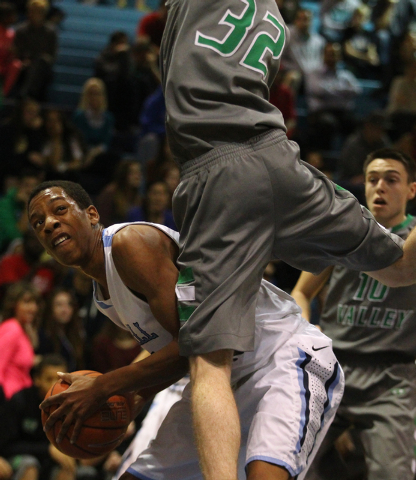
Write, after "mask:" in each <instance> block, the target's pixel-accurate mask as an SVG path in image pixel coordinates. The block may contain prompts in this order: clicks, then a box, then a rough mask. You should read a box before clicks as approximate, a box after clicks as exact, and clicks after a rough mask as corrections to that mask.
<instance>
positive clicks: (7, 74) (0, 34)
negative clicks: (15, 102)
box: [0, 2, 22, 97]
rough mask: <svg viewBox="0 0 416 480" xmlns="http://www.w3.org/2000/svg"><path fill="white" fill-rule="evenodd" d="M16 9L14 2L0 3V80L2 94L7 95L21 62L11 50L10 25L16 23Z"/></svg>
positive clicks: (11, 31) (17, 74) (11, 33)
mask: <svg viewBox="0 0 416 480" xmlns="http://www.w3.org/2000/svg"><path fill="white" fill-rule="evenodd" d="M16 20H17V11H16V7H15V5H14V4H12V3H9V2H2V3H0V82H1V84H2V85H3V95H4V96H5V97H7V95H9V93H10V91H11V89H12V87H13V85H14V84H15V82H16V80H17V77H18V76H19V73H20V69H21V68H22V63H21V61H20V60H19V59H17V58H16V57H15V54H14V51H13V42H14V35H15V33H14V30H13V29H12V28H11V26H12V25H13V24H14V23H16Z"/></svg>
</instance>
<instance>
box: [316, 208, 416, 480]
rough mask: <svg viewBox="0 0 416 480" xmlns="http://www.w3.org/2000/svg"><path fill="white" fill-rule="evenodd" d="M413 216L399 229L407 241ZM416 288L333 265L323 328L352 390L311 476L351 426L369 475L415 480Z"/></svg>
mask: <svg viewBox="0 0 416 480" xmlns="http://www.w3.org/2000/svg"><path fill="white" fill-rule="evenodd" d="M415 225H416V218H414V217H411V216H410V215H409V216H408V217H407V219H406V220H405V221H404V222H403V223H402V224H400V225H398V226H396V227H395V228H393V231H394V232H396V233H397V234H398V235H400V236H401V237H403V238H406V237H407V236H408V234H409V232H410V230H411V228H413V227H414V226H415ZM415 298H416V286H415V285H412V286H409V287H403V288H389V287H386V286H384V285H382V284H380V283H379V282H377V281H376V280H373V279H371V278H369V277H368V276H367V275H366V274H364V273H360V272H354V271H351V270H347V269H345V268H343V267H335V269H334V271H333V274H332V276H331V279H330V283H329V289H328V294H327V299H326V303H325V307H324V311H323V314H322V317H321V323H320V325H321V327H322V329H323V331H324V332H325V334H327V335H328V336H329V337H330V338H331V339H332V341H333V346H334V352H335V353H336V355H337V358H338V360H340V362H341V365H342V367H343V369H344V372H345V379H346V387H345V393H344V397H343V399H342V402H341V406H340V407H339V409H338V412H337V415H336V419H335V420H334V422H333V424H332V426H331V427H330V430H329V433H328V435H327V437H326V438H325V440H324V444H323V446H322V448H321V450H320V452H319V454H318V457H317V460H316V464H314V465H313V470H314V471H315V473H313V472H311V474H310V476H309V477H308V478H315V475H316V474H317V473H319V475H318V477H319V478H320V479H325V478H328V479H329V478H331V479H332V478H333V472H331V473H330V475H329V476H327V474H325V473H324V471H327V465H324V463H327V462H325V460H321V461H320V459H323V458H324V456H325V455H324V454H325V452H327V451H328V448H330V446H331V445H332V444H333V441H334V439H335V438H336V437H337V436H339V434H340V433H341V432H342V431H343V430H345V429H346V428H348V427H349V426H351V425H354V426H355V427H356V428H357V429H358V431H359V432H360V438H361V440H362V442H363V446H364V450H365V455H366V463H367V468H368V479H369V480H391V479H393V478H394V479H397V480H413V477H414V474H413V473H412V468H411V467H412V460H413V459H414V452H413V446H414V418H415V417H416V366H415V358H416V329H415V321H416V303H415Z"/></svg>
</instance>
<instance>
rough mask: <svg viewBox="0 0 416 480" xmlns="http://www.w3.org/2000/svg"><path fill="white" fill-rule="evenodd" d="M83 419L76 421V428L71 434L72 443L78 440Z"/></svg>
mask: <svg viewBox="0 0 416 480" xmlns="http://www.w3.org/2000/svg"><path fill="white" fill-rule="evenodd" d="M82 423H83V420H81V419H80V418H79V419H78V420H77V421H76V422H75V425H74V430H73V432H72V435H71V443H75V442H76V441H77V440H78V437H79V434H80V433H81V428H82Z"/></svg>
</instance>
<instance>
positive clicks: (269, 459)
mask: <svg viewBox="0 0 416 480" xmlns="http://www.w3.org/2000/svg"><path fill="white" fill-rule="evenodd" d="M254 460H260V461H262V462H267V463H271V464H273V465H277V466H279V467H284V468H286V470H287V471H288V472H289V474H290V476H291V477H296V475H299V473H300V472H301V469H299V470H293V467H292V466H291V465H289V464H288V463H286V462H284V461H283V460H278V459H277V458H273V457H267V456H266V455H254V456H253V457H250V458H249V459H248V460H247V462H246V469H247V465H248V464H249V463H250V462H253V461H254Z"/></svg>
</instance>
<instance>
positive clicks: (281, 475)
mask: <svg viewBox="0 0 416 480" xmlns="http://www.w3.org/2000/svg"><path fill="white" fill-rule="evenodd" d="M290 478H293V477H291V476H290V475H289V472H288V471H287V470H286V469H285V468H283V467H279V465H273V464H271V463H267V462H262V461H261V460H255V461H254V462H250V463H249V464H248V466H247V480H289V479H290Z"/></svg>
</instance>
